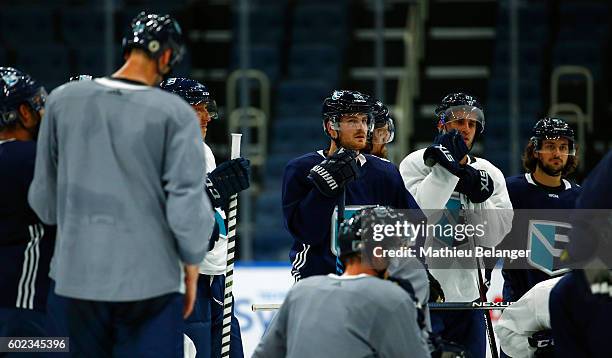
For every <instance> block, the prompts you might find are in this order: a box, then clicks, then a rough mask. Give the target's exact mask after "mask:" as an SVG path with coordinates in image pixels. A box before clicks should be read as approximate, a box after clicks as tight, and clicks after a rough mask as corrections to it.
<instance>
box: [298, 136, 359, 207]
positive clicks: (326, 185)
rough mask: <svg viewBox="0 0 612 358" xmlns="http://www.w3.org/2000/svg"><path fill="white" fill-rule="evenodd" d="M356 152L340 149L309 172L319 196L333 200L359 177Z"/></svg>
mask: <svg viewBox="0 0 612 358" xmlns="http://www.w3.org/2000/svg"><path fill="white" fill-rule="evenodd" d="M357 155H358V154H357V152H355V151H354V150H348V149H344V148H340V150H338V151H337V152H336V153H334V154H333V155H332V156H331V157H329V158H326V159H325V160H324V161H322V162H321V164H318V165H315V166H314V168H312V169H311V170H310V174H309V175H308V177H309V178H310V179H311V180H312V182H313V183H314V185H315V187H316V188H317V189H318V190H319V191H320V192H321V194H323V195H325V196H327V197H330V198H333V197H335V196H337V195H338V194H339V193H340V192H341V191H342V190H343V189H344V187H345V186H346V184H348V183H349V182H351V181H353V180H354V179H355V178H357V177H358V176H359V165H358V164H357V160H356V158H357Z"/></svg>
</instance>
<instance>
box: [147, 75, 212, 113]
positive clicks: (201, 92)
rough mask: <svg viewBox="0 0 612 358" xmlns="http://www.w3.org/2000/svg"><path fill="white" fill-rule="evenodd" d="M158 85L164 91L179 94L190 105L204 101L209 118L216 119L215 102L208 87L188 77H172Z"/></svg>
mask: <svg viewBox="0 0 612 358" xmlns="http://www.w3.org/2000/svg"><path fill="white" fill-rule="evenodd" d="M159 86H160V87H161V88H162V89H163V90H165V91H168V92H172V93H174V94H177V95H179V96H181V97H182V98H183V99H184V100H185V101H186V102H187V103H189V104H190V105H192V106H197V105H198V104H200V103H204V104H205V105H206V110H207V111H208V114H209V115H210V118H212V119H217V118H218V117H219V114H218V113H219V111H218V110H217V103H216V102H215V100H214V99H212V98H211V96H210V91H209V90H208V87H206V86H205V85H203V84H201V83H200V82H198V81H196V80H192V79H190V78H181V77H178V78H177V77H173V78H168V79H167V80H165V81H163V82H162V83H161V84H160V85H159Z"/></svg>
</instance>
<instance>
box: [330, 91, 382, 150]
mask: <svg viewBox="0 0 612 358" xmlns="http://www.w3.org/2000/svg"><path fill="white" fill-rule="evenodd" d="M374 104H375V103H374V101H373V99H372V97H370V96H368V95H366V94H362V93H360V92H357V91H347V90H339V91H334V92H333V93H332V95H331V97H327V98H326V99H325V101H324V102H323V131H324V132H325V134H326V135H327V136H328V137H329V138H330V139H331V140H332V141H331V145H330V148H329V153H330V154H331V153H334V152H335V151H336V150H337V149H338V148H345V149H350V150H354V151H361V150H363V149H364V148H365V147H366V143H367V140H368V136H370V135H371V133H372V130H373V129H374V113H373V112H374Z"/></svg>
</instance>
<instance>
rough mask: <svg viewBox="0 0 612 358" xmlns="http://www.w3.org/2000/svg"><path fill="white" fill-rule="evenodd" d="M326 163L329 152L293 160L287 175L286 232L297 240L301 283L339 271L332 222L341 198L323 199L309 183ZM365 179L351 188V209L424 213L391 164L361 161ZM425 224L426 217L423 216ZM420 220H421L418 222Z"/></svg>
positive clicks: (296, 272)
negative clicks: (371, 207) (312, 173)
mask: <svg viewBox="0 0 612 358" xmlns="http://www.w3.org/2000/svg"><path fill="white" fill-rule="evenodd" d="M324 159H325V156H324V154H323V151H318V152H312V153H308V154H305V155H303V156H301V157H298V158H295V159H293V160H291V161H290V162H289V163H288V164H287V166H286V167H285V173H284V176H283V195H282V201H283V215H284V223H285V227H286V228H287V229H288V230H289V232H290V234H291V236H292V237H293V239H294V242H293V246H292V248H291V251H290V253H289V257H290V259H291V262H292V265H293V268H292V274H293V276H294V277H295V279H296V280H299V279H302V278H306V277H309V276H313V275H325V274H329V273H335V272H336V257H335V256H334V255H333V253H332V251H331V248H330V246H331V245H330V242H331V239H330V236H331V217H332V213H333V211H334V208H335V206H336V205H337V204H338V198H328V197H326V196H324V195H322V194H321V193H320V192H319V191H318V190H317V189H316V187H315V186H314V184H312V182H311V181H310V180H309V179H308V174H309V173H310V169H312V168H313V167H314V166H315V165H317V164H319V163H321V162H322V161H323V160H324ZM358 159H360V161H359V164H360V169H361V170H360V175H359V177H358V178H357V179H355V180H354V181H352V182H350V183H348V185H347V186H346V188H345V190H346V200H345V204H346V205H347V206H348V205H376V204H377V205H386V206H391V207H393V208H396V209H418V208H419V207H418V205H417V203H416V201H415V200H414V198H413V197H412V195H410V193H409V192H408V190H406V188H405V187H404V182H403V180H402V177H401V176H400V173H399V171H398V169H397V168H396V167H395V165H393V164H392V163H391V162H389V161H387V160H384V159H380V158H378V157H375V156H372V155H368V154H366V155H363V156H360V157H359V158H358ZM418 215H419V216H421V218H422V220H425V219H424V216H423V215H422V213H420V211H419V213H418ZM417 220H420V219H417Z"/></svg>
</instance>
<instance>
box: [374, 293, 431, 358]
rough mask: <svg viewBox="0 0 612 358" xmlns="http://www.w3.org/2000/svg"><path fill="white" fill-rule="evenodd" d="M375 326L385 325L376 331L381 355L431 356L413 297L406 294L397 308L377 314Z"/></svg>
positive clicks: (417, 357)
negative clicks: (419, 324)
mask: <svg viewBox="0 0 612 358" xmlns="http://www.w3.org/2000/svg"><path fill="white" fill-rule="evenodd" d="M373 327H385V329H384V330H378V331H374V332H373V333H372V334H373V335H378V336H379V338H378V339H375V338H374V339H375V340H377V341H379V342H380V344H379V352H378V353H379V355H378V356H379V357H405V356H407V355H408V356H410V357H415V358H420V357H423V358H425V357H427V358H429V357H430V354H429V348H428V345H427V342H426V339H425V336H424V333H423V332H422V331H421V329H420V328H419V326H418V323H417V317H416V308H415V307H414V303H413V302H412V299H411V298H409V297H408V295H406V300H402V301H401V302H400V303H399V304H397V305H396V307H395V308H391V309H388V310H386V313H381V314H379V315H377V317H376V321H375V324H374V325H373Z"/></svg>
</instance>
